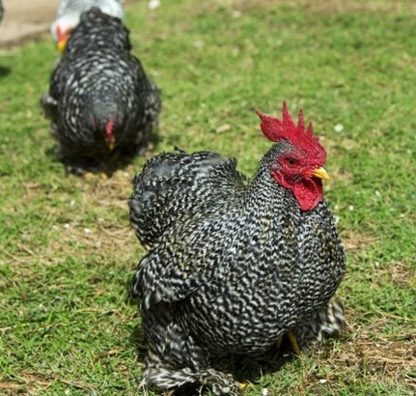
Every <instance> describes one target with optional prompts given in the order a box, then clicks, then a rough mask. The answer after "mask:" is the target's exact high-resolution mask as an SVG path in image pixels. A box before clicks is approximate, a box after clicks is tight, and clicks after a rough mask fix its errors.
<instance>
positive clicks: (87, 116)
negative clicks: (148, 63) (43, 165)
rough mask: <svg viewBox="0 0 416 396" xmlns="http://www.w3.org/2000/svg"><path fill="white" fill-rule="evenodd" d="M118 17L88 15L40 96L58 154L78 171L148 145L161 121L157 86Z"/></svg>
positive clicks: (127, 155)
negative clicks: (136, 54)
mask: <svg viewBox="0 0 416 396" xmlns="http://www.w3.org/2000/svg"><path fill="white" fill-rule="evenodd" d="M130 50H131V45H130V40H129V32H128V30H127V29H126V28H125V27H124V26H123V24H122V22H121V21H120V20H119V19H118V18H114V17H111V16H109V15H107V14H104V13H102V12H101V11H100V10H99V9H97V8H92V9H91V10H90V11H88V12H86V13H84V14H83V15H82V17H81V22H80V24H79V25H78V26H77V28H76V29H75V31H74V32H73V34H72V35H71V38H70V39H69V41H68V45H67V48H66V50H65V53H64V55H63V57H62V59H61V60H60V62H59V64H58V66H57V67H56V69H55V70H54V72H53V73H52V77H51V82H50V88H49V95H45V96H43V98H42V101H41V102H42V105H43V107H44V110H45V113H46V115H47V116H48V117H49V118H51V121H52V133H53V135H54V136H55V138H56V139H57V141H58V148H59V154H60V157H61V158H62V160H63V162H64V163H65V164H67V165H68V169H69V170H70V171H73V172H75V173H82V172H83V171H84V170H94V169H97V168H98V169H100V168H103V167H104V168H105V167H106V166H107V165H108V163H109V162H111V161H112V160H113V159H115V158H116V159H117V158H118V159H119V158H120V157H121V158H126V157H129V156H131V155H133V154H135V153H136V152H137V150H138V149H141V148H144V147H145V145H146V144H147V141H148V140H149V138H150V136H151V131H152V130H153V129H154V127H155V126H156V125H157V122H158V114H159V111H160V107H161V103H160V96H159V90H158V88H157V87H156V86H155V85H154V84H153V83H152V82H151V81H150V80H149V79H148V78H147V76H146V74H145V72H144V70H143V67H142V65H141V63H140V61H139V60H138V59H137V58H135V57H134V56H133V55H132V54H131V53H130Z"/></svg>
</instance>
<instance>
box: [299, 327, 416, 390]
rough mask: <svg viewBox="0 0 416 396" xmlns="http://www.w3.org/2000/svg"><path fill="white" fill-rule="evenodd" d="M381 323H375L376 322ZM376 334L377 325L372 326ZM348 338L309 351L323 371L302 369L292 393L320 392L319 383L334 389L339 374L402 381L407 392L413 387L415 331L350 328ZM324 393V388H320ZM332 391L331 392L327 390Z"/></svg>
mask: <svg viewBox="0 0 416 396" xmlns="http://www.w3.org/2000/svg"><path fill="white" fill-rule="evenodd" d="M380 324H381V323H379V325H380ZM376 332H377V334H380V333H381V332H380V329H378V330H376ZM346 337H348V338H346V339H345V337H344V339H343V340H341V342H340V343H339V344H338V345H336V346H334V345H332V346H331V345H327V346H325V347H324V348H322V349H320V350H317V351H315V352H314V354H313V358H314V359H316V361H317V364H318V366H319V367H321V368H325V370H324V371H323V372H324V373H325V374H324V375H322V374H317V373H316V370H315V368H311V371H310V372H308V373H306V375H305V376H304V377H303V380H302V382H301V383H300V384H299V385H297V386H296V387H295V388H294V389H293V393H296V394H297V393H300V394H308V393H309V392H315V391H316V392H317V394H320V393H321V392H322V390H323V389H322V386H325V387H329V388H330V389H331V390H333V391H336V387H337V384H339V379H340V378H349V380H350V382H351V383H353V382H355V381H360V380H361V379H362V378H363V377H365V378H366V382H369V381H371V382H373V383H377V382H380V383H384V384H386V383H387V384H389V383H391V384H398V383H400V384H403V385H404V386H406V388H407V389H409V394H410V392H412V391H416V379H415V378H414V376H413V375H412V374H411V373H412V372H413V373H414V372H415V370H416V335H415V334H411V332H410V331H409V333H408V334H397V335H394V336H391V337H387V336H384V337H383V336H377V337H376V338H375V337H374V336H373V335H372V334H370V333H369V332H368V329H365V330H364V329H360V328H358V327H355V328H350V330H349V334H348V335H347V336H346ZM324 393H325V392H324ZM331 394H332V393H331Z"/></svg>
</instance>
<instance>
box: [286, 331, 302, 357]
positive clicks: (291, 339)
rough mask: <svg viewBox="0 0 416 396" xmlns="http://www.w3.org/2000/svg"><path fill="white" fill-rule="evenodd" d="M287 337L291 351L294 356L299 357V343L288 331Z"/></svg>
mask: <svg viewBox="0 0 416 396" xmlns="http://www.w3.org/2000/svg"><path fill="white" fill-rule="evenodd" d="M287 337H288V338H289V342H290V346H291V347H292V351H293V353H294V354H295V355H300V352H301V350H300V345H299V342H298V340H297V338H296V336H295V334H293V332H292V331H291V330H289V331H288V332H287Z"/></svg>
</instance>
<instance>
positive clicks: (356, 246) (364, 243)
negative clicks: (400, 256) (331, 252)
mask: <svg viewBox="0 0 416 396" xmlns="http://www.w3.org/2000/svg"><path fill="white" fill-rule="evenodd" d="M341 239H342V242H343V244H344V247H345V249H346V250H350V251H355V250H361V249H362V248H364V247H368V246H371V245H372V244H374V243H375V242H377V240H378V239H377V238H376V237H374V236H372V235H368V234H362V233H356V232H352V231H344V232H343V233H342V238H341Z"/></svg>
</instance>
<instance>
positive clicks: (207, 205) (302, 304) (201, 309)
mask: <svg viewBox="0 0 416 396" xmlns="http://www.w3.org/2000/svg"><path fill="white" fill-rule="evenodd" d="M258 115H259V117H260V120H261V129H262V131H263V133H264V135H265V136H266V137H267V138H268V139H269V140H271V141H272V142H275V144H274V145H273V146H272V147H271V148H270V150H269V151H267V152H266V154H265V155H264V156H263V158H262V159H261V161H260V166H259V169H258V171H257V173H256V175H255V176H254V178H253V179H252V180H251V181H248V180H246V178H245V177H244V176H243V175H242V174H241V173H240V172H238V171H237V170H236V160H235V159H227V158H224V157H222V156H221V155H219V154H216V153H213V152H197V153H193V154H187V153H185V152H176V153H167V154H161V155H158V156H156V157H155V158H153V159H151V160H150V161H148V162H147V164H146V165H145V167H144V169H143V171H142V172H141V173H139V174H137V175H136V177H135V181H134V192H133V194H132V196H131V198H130V201H129V206H130V220H131V224H132V226H133V227H134V229H135V231H136V234H137V236H138V238H139V240H140V241H141V242H142V243H143V244H144V245H146V246H147V247H148V248H149V251H148V253H147V254H146V255H145V256H144V258H143V259H142V260H141V262H140V263H139V265H138V267H137V270H136V273H135V276H134V280H133V285H132V290H131V292H132V295H133V296H134V297H139V299H140V300H141V315H142V325H143V328H144V332H145V337H146V342H147V347H148V354H147V358H146V362H145V370H144V374H143V381H142V385H143V386H145V387H153V388H158V389H160V390H171V389H175V388H178V387H181V386H183V385H186V384H190V383H196V384H200V385H202V386H205V385H208V386H210V387H211V388H212V392H213V394H214V395H237V394H238V392H239V387H238V384H237V383H236V382H235V380H234V378H233V375H232V374H231V371H228V370H229V369H228V368H227V367H224V365H223V362H224V361H227V359H225V357H227V356H231V355H235V354H236V355H240V354H243V355H261V354H263V353H265V352H267V351H268V350H270V348H273V345H276V343H277V342H278V340H279V339H281V337H282V336H283V335H286V336H288V338H289V339H290V340H291V342H292V346H293V349H294V351H295V352H299V350H300V349H308V348H310V347H311V346H312V345H313V344H316V343H319V342H320V341H321V340H322V339H323V338H324V337H326V336H333V335H336V334H338V333H339V332H340V330H341V329H342V327H343V324H344V322H345V319H344V310H343V307H342V305H341V304H340V303H339V302H338V301H337V300H336V299H334V298H332V297H333V296H334V294H335V291H336V290H337V288H338V286H339V284H340V281H341V278H342V276H343V274H344V270H345V256H344V250H343V248H342V245H341V242H340V239H339V237H338V233H337V230H336V226H335V222H334V218H333V216H332V213H331V211H330V209H329V207H328V205H327V203H326V202H325V201H324V198H323V188H322V180H325V179H327V178H328V174H327V172H326V170H325V169H324V168H323V165H324V164H325V161H326V152H325V150H324V148H323V147H322V146H321V144H320V142H319V140H318V138H317V137H316V136H315V135H314V134H313V130H312V125H311V124H309V125H308V126H307V128H305V126H304V121H303V115H302V112H300V113H299V121H298V122H297V123H296V124H295V122H294V121H293V119H292V117H291V115H290V113H289V112H288V110H287V107H286V105H285V104H284V106H283V118H282V119H278V118H275V117H272V116H268V115H265V114H263V113H260V112H258Z"/></svg>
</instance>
